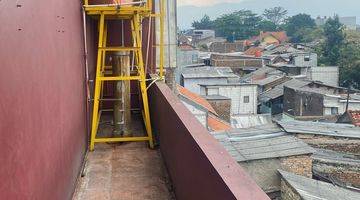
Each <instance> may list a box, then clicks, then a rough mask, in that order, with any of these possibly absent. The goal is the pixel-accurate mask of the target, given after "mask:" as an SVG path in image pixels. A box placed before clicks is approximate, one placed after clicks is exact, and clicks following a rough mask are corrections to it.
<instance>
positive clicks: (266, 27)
mask: <svg viewBox="0 0 360 200" xmlns="http://www.w3.org/2000/svg"><path fill="white" fill-rule="evenodd" d="M258 29H259V30H261V31H264V32H266V31H276V30H277V29H278V27H277V26H276V24H274V23H273V22H271V21H268V20H262V21H260V22H259V25H258Z"/></svg>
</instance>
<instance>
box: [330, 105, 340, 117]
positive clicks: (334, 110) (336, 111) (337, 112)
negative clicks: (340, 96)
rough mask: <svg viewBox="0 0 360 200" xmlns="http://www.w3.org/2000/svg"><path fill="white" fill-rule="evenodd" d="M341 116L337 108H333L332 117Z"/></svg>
mask: <svg viewBox="0 0 360 200" xmlns="http://www.w3.org/2000/svg"><path fill="white" fill-rule="evenodd" d="M337 114H339V110H338V108H337V107H331V115H337Z"/></svg>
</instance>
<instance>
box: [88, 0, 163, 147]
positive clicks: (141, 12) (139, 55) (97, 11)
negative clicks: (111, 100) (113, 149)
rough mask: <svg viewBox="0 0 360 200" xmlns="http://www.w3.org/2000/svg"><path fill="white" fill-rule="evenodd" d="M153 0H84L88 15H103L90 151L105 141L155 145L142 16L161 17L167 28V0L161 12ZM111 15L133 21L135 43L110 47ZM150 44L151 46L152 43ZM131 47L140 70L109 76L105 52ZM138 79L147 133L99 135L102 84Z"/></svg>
mask: <svg viewBox="0 0 360 200" xmlns="http://www.w3.org/2000/svg"><path fill="white" fill-rule="evenodd" d="M152 3H153V2H152V0H147V1H143V2H136V3H134V5H131V6H129V5H127V6H125V5H124V6H123V5H121V4H108V5H89V2H88V0H84V10H85V12H86V14H87V15H92V16H95V17H98V19H99V25H98V27H99V40H98V53H97V63H96V79H95V92H94V105H93V115H92V127H91V137H90V151H93V150H94V148H95V143H104V142H141V141H147V142H149V146H150V148H153V147H154V139H153V133H152V127H151V122H150V112H149V103H148V94H147V86H146V81H147V80H146V74H145V73H146V72H145V67H146V66H144V60H143V52H142V28H141V27H142V20H143V19H144V18H151V17H157V16H159V17H160V31H164V19H163V17H164V15H163V14H164V13H163V12H162V11H163V10H164V0H160V9H159V10H160V13H159V14H153V13H152ZM107 19H112V20H116V19H122V20H124V19H126V20H130V21H131V36H132V40H133V46H132V47H107V46H106V41H107V23H106V20H107ZM163 46H164V36H163V34H160V45H159V50H160V62H159V77H160V78H159V79H163V74H164V73H163V69H164V48H163ZM148 48H149V47H148ZM119 51H128V52H133V55H134V57H135V59H134V60H135V63H136V64H137V74H136V75H132V76H112V77H109V76H105V55H106V52H119ZM129 80H136V81H138V82H139V85H140V92H141V97H142V98H141V99H142V104H143V111H142V115H143V119H144V123H145V128H146V133H147V136H144V137H118V138H97V137H96V136H97V132H98V128H99V122H100V117H101V114H102V111H101V110H100V109H99V104H100V101H101V98H102V88H103V84H104V82H105V81H129Z"/></svg>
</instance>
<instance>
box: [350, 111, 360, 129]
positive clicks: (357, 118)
mask: <svg viewBox="0 0 360 200" xmlns="http://www.w3.org/2000/svg"><path fill="white" fill-rule="evenodd" d="M349 116H350V118H351V121H352V124H354V125H355V126H360V110H350V111H349Z"/></svg>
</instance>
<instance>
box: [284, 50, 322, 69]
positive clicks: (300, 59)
mask: <svg viewBox="0 0 360 200" xmlns="http://www.w3.org/2000/svg"><path fill="white" fill-rule="evenodd" d="M306 57H310V60H309V61H306V60H305V58H306ZM290 63H291V64H294V65H295V66H297V67H316V66H317V65H318V56H317V54H316V53H311V54H298V55H295V56H294V57H293V60H292V61H290Z"/></svg>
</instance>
